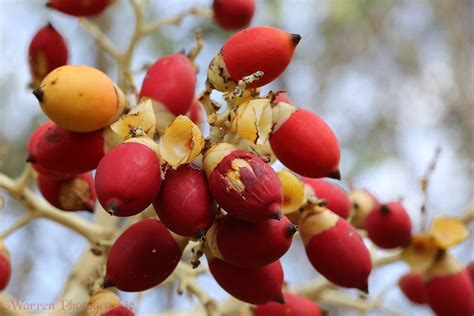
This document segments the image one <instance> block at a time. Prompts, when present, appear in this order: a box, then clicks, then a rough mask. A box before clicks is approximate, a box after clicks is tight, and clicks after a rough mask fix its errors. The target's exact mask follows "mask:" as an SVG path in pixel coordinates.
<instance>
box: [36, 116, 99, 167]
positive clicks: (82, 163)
mask: <svg viewBox="0 0 474 316" xmlns="http://www.w3.org/2000/svg"><path fill="white" fill-rule="evenodd" d="M104 150H105V141H104V134H103V132H102V130H99V131H95V132H90V133H75V132H70V131H67V130H65V129H64V128H62V127H60V126H58V125H56V124H52V125H50V126H49V127H48V128H47V129H46V130H45V131H44V132H43V133H42V135H41V136H40V137H39V139H38V141H37V145H36V153H34V154H32V155H30V157H29V160H31V161H33V162H37V163H38V164H39V165H41V166H42V167H44V168H46V169H47V170H50V171H52V172H53V173H56V174H78V173H84V172H87V171H90V170H94V169H95V168H96V167H97V165H98V164H99V161H100V160H101V159H102V157H103V156H104Z"/></svg>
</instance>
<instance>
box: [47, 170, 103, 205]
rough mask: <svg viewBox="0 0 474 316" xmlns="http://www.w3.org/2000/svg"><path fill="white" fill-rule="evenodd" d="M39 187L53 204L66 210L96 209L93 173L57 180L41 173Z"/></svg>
mask: <svg viewBox="0 0 474 316" xmlns="http://www.w3.org/2000/svg"><path fill="white" fill-rule="evenodd" d="M38 188H39V190H40V191H41V193H42V194H43V196H44V198H45V199H46V200H47V201H48V202H49V203H51V205H53V206H55V207H57V208H59V209H61V210H64V211H81V210H86V211H89V212H93V211H94V205H95V202H96V200H97V196H96V194H95V188H94V179H93V178H92V175H91V173H90V172H89V173H83V174H80V175H77V176H74V177H72V178H69V179H64V180H57V179H51V178H48V177H45V176H43V175H39V177H38Z"/></svg>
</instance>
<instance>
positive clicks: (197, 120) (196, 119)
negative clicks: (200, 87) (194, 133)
mask: <svg viewBox="0 0 474 316" xmlns="http://www.w3.org/2000/svg"><path fill="white" fill-rule="evenodd" d="M202 111H203V107H202V104H201V102H199V101H198V100H194V101H193V103H192V104H191V109H189V112H188V113H187V114H186V115H187V116H188V117H189V118H190V119H191V121H193V123H194V124H196V125H198V126H199V125H201V124H202V123H203V122H204V119H205V117H204V114H203V112H202Z"/></svg>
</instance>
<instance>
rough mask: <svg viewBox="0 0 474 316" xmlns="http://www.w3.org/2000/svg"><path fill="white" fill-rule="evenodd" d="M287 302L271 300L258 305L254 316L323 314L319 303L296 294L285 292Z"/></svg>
mask: <svg viewBox="0 0 474 316" xmlns="http://www.w3.org/2000/svg"><path fill="white" fill-rule="evenodd" d="M283 296H284V298H285V304H281V303H277V302H270V303H266V304H263V305H258V306H257V307H256V308H255V312H254V316H323V314H322V312H321V309H320V308H319V305H318V304H316V303H315V302H313V301H312V300H310V299H308V298H306V297H304V296H300V295H295V294H290V293H285V294H284V295H283Z"/></svg>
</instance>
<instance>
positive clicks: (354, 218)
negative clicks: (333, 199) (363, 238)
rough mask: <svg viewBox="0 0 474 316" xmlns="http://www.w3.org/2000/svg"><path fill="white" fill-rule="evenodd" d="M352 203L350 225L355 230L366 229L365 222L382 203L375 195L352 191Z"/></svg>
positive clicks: (350, 199) (350, 197)
mask: <svg viewBox="0 0 474 316" xmlns="http://www.w3.org/2000/svg"><path fill="white" fill-rule="evenodd" d="M348 197H349V201H350V203H351V212H350V213H351V214H350V223H351V225H352V226H354V227H355V228H359V229H365V220H366V219H367V216H368V215H369V214H370V212H372V211H373V210H376V209H378V208H379V207H380V203H379V202H378V200H377V199H376V198H375V196H374V195H373V194H371V193H370V192H367V191H365V190H352V191H351V192H349V194H348Z"/></svg>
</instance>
